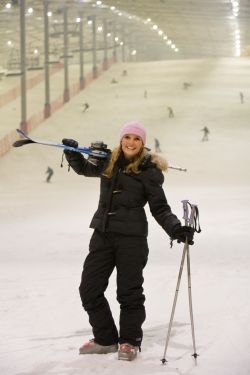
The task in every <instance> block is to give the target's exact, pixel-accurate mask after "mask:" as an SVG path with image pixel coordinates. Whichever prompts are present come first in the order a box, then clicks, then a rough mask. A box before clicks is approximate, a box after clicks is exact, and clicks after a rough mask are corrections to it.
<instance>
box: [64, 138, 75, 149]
mask: <svg viewBox="0 0 250 375" xmlns="http://www.w3.org/2000/svg"><path fill="white" fill-rule="evenodd" d="M62 144H64V145H65V146H69V147H74V148H77V147H78V142H77V141H75V140H74V139H68V138H63V140H62Z"/></svg>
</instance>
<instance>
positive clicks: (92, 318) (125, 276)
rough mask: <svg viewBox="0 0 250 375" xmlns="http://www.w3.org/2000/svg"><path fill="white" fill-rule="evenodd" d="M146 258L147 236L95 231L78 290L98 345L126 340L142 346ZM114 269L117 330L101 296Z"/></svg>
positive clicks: (108, 308) (103, 297) (105, 301)
mask: <svg viewBox="0 0 250 375" xmlns="http://www.w3.org/2000/svg"><path fill="white" fill-rule="evenodd" d="M147 258H148V244H147V238H146V237H139V236H138V237H137V236H126V235H122V234H118V233H111V232H106V233H102V232H99V231H97V230H95V231H94V233H93V235H92V237H91V240H90V245H89V254H88V256H87V257H86V259H85V262H84V265H83V272H82V280H81V285H80V288H79V291H80V296H81V300H82V305H83V307H84V309H85V310H86V311H87V313H88V315H89V322H90V325H91V326H92V329H93V334H94V338H95V341H96V342H97V343H98V344H100V345H112V344H114V343H118V342H119V343H120V344H122V343H125V342H128V343H130V344H132V345H137V346H140V345H141V341H142V328H141V327H142V323H143V322H144V320H145V317H146V314H145V307H144V301H145V296H144V294H143V287H142V284H143V268H144V267H145V265H146V263H147ZM114 268H116V270H117V300H118V302H119V304H120V321H119V324H120V331H119V333H118V330H117V328H116V325H115V322H114V319H113V316H112V313H111V310H110V307H109V304H108V301H107V299H106V298H105V296H104V292H105V290H106V288H107V286H108V280H109V277H110V275H111V273H112V271H113V270H114Z"/></svg>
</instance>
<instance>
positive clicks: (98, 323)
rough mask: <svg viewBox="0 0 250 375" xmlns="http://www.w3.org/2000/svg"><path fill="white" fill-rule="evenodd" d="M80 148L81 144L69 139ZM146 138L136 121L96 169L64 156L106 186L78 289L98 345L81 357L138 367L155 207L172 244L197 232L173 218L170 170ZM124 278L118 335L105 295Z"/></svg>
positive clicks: (190, 239)
mask: <svg viewBox="0 0 250 375" xmlns="http://www.w3.org/2000/svg"><path fill="white" fill-rule="evenodd" d="M62 142H63V144H65V145H68V146H71V147H77V146H78V142H77V141H75V140H72V139H63V140H62ZM145 144H146V131H145V128H144V127H143V125H142V124H140V123H138V122H136V121H132V122H129V123H127V124H125V125H124V127H123V128H122V130H121V133H120V139H119V144H118V146H117V147H116V148H115V149H114V150H113V151H112V153H111V154H110V156H109V158H108V159H107V160H105V161H103V160H101V159H100V162H99V163H97V164H95V165H94V164H93V163H90V162H88V160H87V159H85V158H84V157H83V155H82V154H80V153H77V152H74V151H66V150H65V151H64V152H65V154H66V158H67V160H68V163H69V165H70V166H71V167H72V168H73V169H74V171H75V172H76V173H78V174H79V175H84V176H87V177H99V178H100V179H101V187H100V198H99V204H98V208H97V211H96V213H95V214H94V216H93V218H92V221H91V224H90V227H91V228H93V229H94V232H93V235H92V237H91V240H90V244H89V253H88V255H87V257H86V259H85V262H84V266H83V272H82V279H81V284H80V287H79V291H80V296H81V300H82V305H83V307H84V309H85V310H86V311H87V313H88V315H89V322H90V325H91V326H92V331H93V336H94V338H93V339H92V340H90V341H88V342H87V343H85V344H84V345H83V346H82V347H81V348H80V354H102V353H112V352H116V351H118V359H120V360H128V361H131V360H133V359H134V358H136V356H137V353H138V351H140V350H141V343H142V338H143V331H142V324H143V322H144V320H145V316H146V314H145V307H144V301H145V296H144V294H143V269H144V267H145V265H146V263H147V258H148V252H149V249H148V243H147V235H148V222H147V218H146V214H145V210H144V206H145V205H146V204H147V203H148V204H149V207H150V211H151V213H152V215H153V216H154V218H155V219H156V221H157V222H158V223H159V224H160V225H161V226H162V228H163V229H164V230H165V231H166V233H167V234H168V235H169V236H170V238H171V239H172V240H174V239H177V240H178V241H181V242H185V241H186V238H187V240H188V242H189V244H193V234H194V231H193V228H191V227H188V226H182V225H181V223H180V220H179V219H178V218H177V217H176V215H174V214H173V213H172V211H171V208H170V206H169V204H168V202H167V199H166V196H165V193H164V190H163V188H162V184H163V182H164V176H163V171H164V170H166V169H167V163H166V161H165V160H164V159H162V158H160V157H159V156H158V155H154V154H151V153H150V152H149V151H148V149H147V148H146V147H145ZM115 268H116V271H117V300H118V302H119V304H120V319H119V330H118V328H117V327H116V325H115V322H114V319H113V316H112V312H111V309H110V306H109V303H108V301H107V299H106V298H105V295H104V293H105V290H106V288H107V286H108V281H109V277H110V275H111V274H112V272H113V270H114V269H115Z"/></svg>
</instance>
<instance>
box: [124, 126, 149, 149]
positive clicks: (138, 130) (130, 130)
mask: <svg viewBox="0 0 250 375" xmlns="http://www.w3.org/2000/svg"><path fill="white" fill-rule="evenodd" d="M126 134H135V135H138V136H139V137H140V138H141V139H142V142H143V144H144V145H145V143H146V130H145V128H144V126H143V125H142V124H140V123H139V122H137V121H131V122H128V123H127V124H125V125H124V126H123V127H122V130H121V134H120V141H121V140H122V138H123V137H124V135H126Z"/></svg>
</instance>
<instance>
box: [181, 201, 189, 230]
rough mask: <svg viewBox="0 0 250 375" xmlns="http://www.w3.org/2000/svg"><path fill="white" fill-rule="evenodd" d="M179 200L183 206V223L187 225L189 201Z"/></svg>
mask: <svg viewBox="0 0 250 375" xmlns="http://www.w3.org/2000/svg"><path fill="white" fill-rule="evenodd" d="M181 202H182V206H183V219H184V221H185V225H188V222H189V218H188V204H189V201H188V199H184V200H182V201H181Z"/></svg>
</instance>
